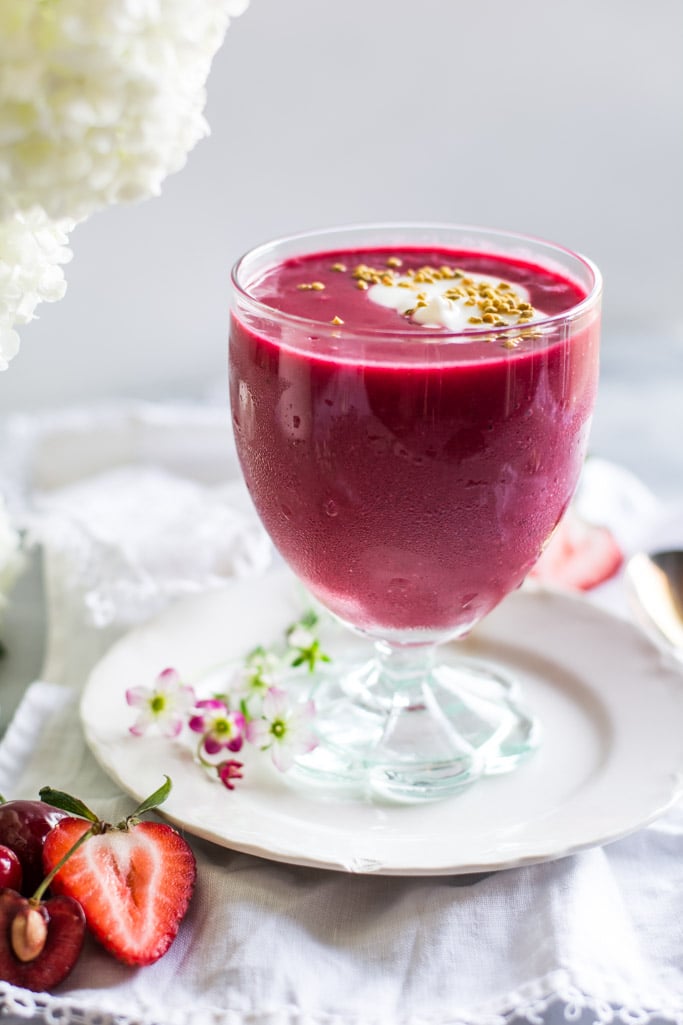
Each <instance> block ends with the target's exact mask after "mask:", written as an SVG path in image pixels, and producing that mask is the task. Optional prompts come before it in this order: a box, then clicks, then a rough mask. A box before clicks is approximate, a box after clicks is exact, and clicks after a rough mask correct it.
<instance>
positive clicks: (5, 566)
mask: <svg viewBox="0 0 683 1025" xmlns="http://www.w3.org/2000/svg"><path fill="white" fill-rule="evenodd" d="M23 567H24V555H23V552H22V549H21V538H20V537H19V534H18V533H17V531H16V530H15V529H14V527H13V526H12V523H11V521H10V518H9V515H8V513H7V508H6V506H5V502H4V500H3V498H2V495H0V618H2V613H3V610H4V608H5V607H6V606H7V596H8V594H9V592H10V590H11V589H12V587H13V586H14V583H15V581H16V579H17V577H18V576H19V574H20V573H21V571H22V569H23Z"/></svg>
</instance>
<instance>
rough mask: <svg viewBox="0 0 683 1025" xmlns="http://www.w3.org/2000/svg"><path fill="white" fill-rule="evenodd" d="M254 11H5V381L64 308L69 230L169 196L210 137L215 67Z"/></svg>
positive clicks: (31, 1)
mask: <svg viewBox="0 0 683 1025" xmlns="http://www.w3.org/2000/svg"><path fill="white" fill-rule="evenodd" d="M247 4H248V0H96V2H94V0H59V3H56V2H53V0H2V2H1V3H0V370H4V369H6V367H7V363H8V361H9V360H10V359H11V358H12V356H14V355H15V353H16V351H17V349H18V346H19V338H18V336H17V333H16V331H15V330H14V328H15V325H21V324H25V323H26V322H27V321H28V320H30V319H31V317H32V316H33V311H34V309H35V307H36V305H37V303H38V302H40V301H41V300H43V299H46V300H54V299H59V298H61V296H62V295H63V294H64V291H65V282H64V276H63V274H62V271H61V269H60V267H59V264H61V263H63V262H64V261H65V259H66V254H67V253H68V250H66V249H65V243H66V237H65V233H66V231H68V230H70V226H71V223H75V222H78V221H80V220H83V219H84V218H85V217H87V216H88V215H89V214H91V213H93V212H94V211H95V210H98V209H101V208H103V207H105V206H108V205H110V204H112V203H119V202H123V201H127V200H137V199H144V198H146V197H148V196H153V195H157V194H158V193H159V192H160V191H161V183H162V181H163V180H164V178H165V177H166V176H167V175H169V174H172V173H173V172H174V171H178V170H179V169H180V168H181V167H182V166H183V164H184V163H185V160H186V157H187V154H188V153H189V151H190V150H191V149H192V147H193V146H194V145H195V143H196V142H197V141H198V140H199V139H200V138H201V137H202V136H204V135H206V134H207V132H208V126H207V124H206V121H205V119H204V116H203V113H202V111H203V108H204V104H205V101H206V90H205V85H206V80H207V77H208V74H209V69H210V66H211V61H212V60H213V57H214V55H215V53H216V51H217V49H218V47H219V46H220V44H221V42H222V39H223V35H224V33H225V30H226V28H227V26H228V22H229V20H230V18H231V17H234V16H236V15H238V14H241V13H242V11H243V10H244V9H245V8H246V6H247ZM36 219H40V232H39V234H37V232H36V223H35V222H36ZM67 222H69V224H68V225H67Z"/></svg>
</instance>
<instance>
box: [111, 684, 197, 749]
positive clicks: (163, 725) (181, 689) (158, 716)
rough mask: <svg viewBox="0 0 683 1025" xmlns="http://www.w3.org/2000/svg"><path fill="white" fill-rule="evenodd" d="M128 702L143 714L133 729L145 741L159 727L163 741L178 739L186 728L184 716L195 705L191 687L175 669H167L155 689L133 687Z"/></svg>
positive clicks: (128, 692)
mask: <svg viewBox="0 0 683 1025" xmlns="http://www.w3.org/2000/svg"><path fill="white" fill-rule="evenodd" d="M126 701H127V703H128V704H129V705H131V706H132V707H133V708H139V709H140V713H139V715H138V717H137V719H136V720H135V722H134V723H133V725H132V726H131V727H130V732H131V733H132V734H133V736H135V737H142V736H143V735H144V734H145V733H146V732H147V730H148V729H149V728H150V727H151V726H156V727H157V728H158V729H159V730H160V732H161V733H162V735H163V736H164V737H177V736H178V734H179V733H180V731H181V729H182V728H183V721H184V716H185V714H186V713H187V712H188V711H189V710H190V709H191V708H192V706H193V705H194V703H195V694H194V691H193V689H192V687H187V686H186V685H185V684H184V683H183V682H182V680H181V679H180V677H179V675H178V673H177V672H176V670H175V669H164V671H163V672H162V673H160V674H159V675H158V676H157V678H156V680H155V681H154V686H153V687H131V688H129V690H127V691H126Z"/></svg>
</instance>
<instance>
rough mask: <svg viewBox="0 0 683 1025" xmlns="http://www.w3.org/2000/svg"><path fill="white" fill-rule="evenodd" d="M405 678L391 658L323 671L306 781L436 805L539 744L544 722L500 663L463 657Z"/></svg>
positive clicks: (304, 760) (302, 767)
mask: <svg viewBox="0 0 683 1025" xmlns="http://www.w3.org/2000/svg"><path fill="white" fill-rule="evenodd" d="M439 654H440V655H441V654H442V651H440V652H439ZM392 655H393V657H397V656H396V652H393V653H392ZM413 658H414V656H413ZM340 670H341V671H340ZM399 677H400V679H399V680H398V681H397V678H396V676H395V675H394V674H388V673H387V665H386V656H385V657H384V658H375V659H371V660H370V661H368V662H366V663H365V664H363V665H361V666H360V668H358V667H355V668H351V667H349V668H348V669H347V670H346V671H343V670H342V667H341V666H339V664H337V665H336V671H335V670H333V669H332V668H329V669H327V668H324V669H321V670H320V671H319V672H318V673H317V678H316V681H315V684H314V688H313V692H312V697H313V698H314V700H315V705H316V731H317V733H318V738H319V746H318V747H317V748H316V749H315V750H314V751H312V752H311V753H310V754H307V755H305V756H303V757H301V758H300V759H299V760H298V761H297V764H296V767H295V771H296V773H297V775H299V776H300V777H302V776H303V777H306V778H307V779H308V780H309V781H316V782H319V783H321V784H325V785H326V786H329V785H334V784H337V785H338V786H339V785H347V786H349V787H353V788H354V789H356V790H357V789H358V788H359V787H360V788H362V789H363V790H364V791H369V792H370V793H373V794H377V795H381V796H384V797H387V798H390V799H394V800H399V801H411V802H413V801H430V800H435V799H438V798H443V797H447V796H449V795H450V794H453V793H455V792H457V791H458V790H459V789H460V788H461V787H463V786H465V785H467V784H470V783H472V782H474V780H476V779H479V778H480V777H481V776H486V775H492V774H495V773H503V772H509V771H510V770H512V769H514V768H515V766H516V765H517V764H518V763H519V762H520V761H521V760H522V759H524V758H526V757H527V756H528V755H529V754H530V753H531V752H533V751H534V750H535V749H536V748H537V747H538V745H539V741H540V727H539V723H538V721H537V720H536V719H535V718H533V717H532V716H531V715H530V714H529V713H528V712H527V711H526V710H525V709H524V707H523V705H522V703H521V702H520V700H519V686H518V684H517V682H516V680H515V679H514V678H512V677H508V676H507V675H506V674H505V672H504V671H503V670H501V669H500V668H499V667H498V666H495V667H494V666H491V665H488V664H486V663H482V662H475V661H473V660H465V659H458V660H457V661H456V660H455V659H453V661H452V662H450V663H448V662H444V661H440V662H439V663H438V664H437V665H428V666H427V669H426V670H423V671H421V672H419V673H415V672H414V671H413V672H412V673H411V672H410V671H407V672H404V673H403V674H402V675H401V674H400V673H399Z"/></svg>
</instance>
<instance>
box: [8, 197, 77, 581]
mask: <svg viewBox="0 0 683 1025" xmlns="http://www.w3.org/2000/svg"><path fill="white" fill-rule="evenodd" d="M71 227H72V223H71V222H70V221H66V220H65V221H51V220H50V219H49V218H48V216H47V215H46V213H45V212H44V211H43V210H41V209H40V208H38V207H34V208H33V209H32V210H30V211H29V212H28V213H26V214H21V213H16V214H14V216H12V217H7V218H5V220H3V221H0V370H6V369H7V365H8V362H9V360H11V359H12V357H13V356H14V355H16V352H17V349H18V348H19V335H18V334H17V332H16V331H15V329H14V328H15V325H20V324H27V323H28V322H29V320H31V319H32V318H33V315H34V311H35V308H36V306H37V305H38V303H39V302H42V301H45V302H55V301H56V300H57V299H61V298H62V296H63V295H64V292H65V291H66V281H65V280H64V272H63V270H62V267H61V265H62V264H63V263H66V262H67V261H68V260H70V259H71V251H70V250H69V249H68V248H67V245H66V243H67V242H68V235H67V232H68V231H69V230H70V229H71ZM0 511H1V510H0ZM1 540H2V534H1V533H0V541H1ZM1 572H2V547H0V582H1V581H2V576H1Z"/></svg>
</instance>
